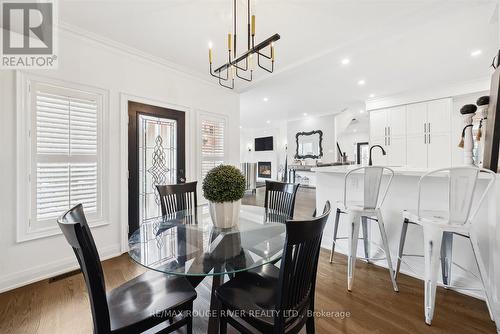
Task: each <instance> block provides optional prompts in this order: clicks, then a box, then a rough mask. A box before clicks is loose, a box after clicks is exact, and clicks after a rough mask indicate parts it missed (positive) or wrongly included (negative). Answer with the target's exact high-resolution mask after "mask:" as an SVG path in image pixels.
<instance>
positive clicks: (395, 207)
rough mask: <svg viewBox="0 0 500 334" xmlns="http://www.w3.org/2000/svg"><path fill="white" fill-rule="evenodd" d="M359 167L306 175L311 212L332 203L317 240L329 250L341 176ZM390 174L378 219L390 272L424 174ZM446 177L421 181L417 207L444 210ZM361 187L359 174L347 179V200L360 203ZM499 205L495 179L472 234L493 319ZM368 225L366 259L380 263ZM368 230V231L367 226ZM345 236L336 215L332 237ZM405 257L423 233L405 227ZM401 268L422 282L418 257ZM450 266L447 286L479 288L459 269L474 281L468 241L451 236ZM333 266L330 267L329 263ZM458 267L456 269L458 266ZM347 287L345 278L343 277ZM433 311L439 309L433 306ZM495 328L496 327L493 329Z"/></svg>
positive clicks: (419, 247) (341, 248)
mask: <svg viewBox="0 0 500 334" xmlns="http://www.w3.org/2000/svg"><path fill="white" fill-rule="evenodd" d="M357 167H359V166H330V167H317V168H313V169H312V171H314V172H315V173H316V208H317V210H322V208H323V206H324V203H325V202H326V201H327V200H329V201H330V202H331V203H332V206H333V208H332V214H331V215H330V218H329V221H328V223H327V226H326V228H325V232H324V235H323V241H322V246H323V247H324V248H327V249H329V250H330V249H331V246H332V238H333V222H334V219H335V214H334V212H335V210H336V208H337V201H340V200H342V199H343V192H344V177H345V174H346V173H347V172H348V171H350V170H352V169H354V168H357ZM392 169H393V170H394V174H395V175H394V178H393V180H392V184H391V187H390V189H389V191H388V193H387V197H386V199H385V201H384V204H383V205H382V208H381V210H382V214H383V216H384V222H385V228H386V232H387V236H388V240H389V247H390V250H391V256H392V259H393V262H394V263H393V265H394V268H395V267H396V260H397V253H398V247H399V240H400V235H401V228H402V222H403V218H402V211H403V210H405V209H408V210H415V211H416V207H417V196H418V188H417V186H418V181H419V179H420V177H421V176H422V175H424V174H425V173H427V172H428V170H425V169H414V168H406V167H392ZM497 175H498V174H497ZM388 180H389V176H388V175H384V177H383V179H382V186H381V189H384V186H385V185H386V184H387V182H388ZM447 180H448V179H447V178H446V177H442V176H436V177H433V178H432V181H431V182H426V183H425V186H423V192H422V208H425V209H432V210H446V209H447V205H448V202H447V197H446V196H447ZM362 185H363V182H362V174H361V173H359V174H357V173H354V175H353V176H352V177H350V178H349V181H348V184H347V194H348V200H355V201H361V200H362V199H363V189H362V188H363V187H362ZM485 186H486V180H485V179H482V178H481V177H480V180H479V182H478V190H482V189H484V187H485ZM499 205H500V180H499V178H498V177H497V182H496V183H495V185H494V187H493V188H492V189H491V190H490V192H489V195H488V197H487V198H486V200H485V201H484V202H483V205H482V206H481V208H480V211H479V213H478V215H477V217H476V219H475V221H474V223H473V233H475V234H476V236H477V238H478V240H479V248H480V252H481V256H482V259H483V262H484V265H485V268H487V271H488V273H489V275H488V277H487V282H486V284H487V285H488V286H489V288H490V291H491V292H492V296H493V298H494V303H495V305H492V309H493V310H495V313H496V315H497V316H496V318H497V319H499V318H500V317H499V316H500V307H499V306H500V305H499V302H498V301H499V291H498V290H499V289H500V260H499V259H500V258H499V256H498V255H499V242H500V237H499V236H500V228H498V224H497V221H498V220H499V218H500V217H499V213H498V211H497V209H496V207H498V206H499ZM368 225H369V228H368V229H369V236H370V240H372V242H373V244H372V245H371V246H370V248H371V249H370V257H372V258H383V256H384V254H383V252H382V250H381V248H380V247H377V246H376V245H375V244H379V245H380V244H381V240H380V235H379V233H378V228H377V227H376V225H374V224H368ZM370 225H371V226H370ZM347 235H348V223H347V220H346V215H341V218H340V224H339V230H338V237H342V236H347ZM346 250H347V240H345V239H344V240H338V241H337V245H336V248H335V251H336V252H340V253H344V254H345V253H346ZM404 253H405V254H421V255H422V254H423V232H422V229H421V228H420V227H418V226H416V225H411V224H410V225H409V228H408V232H407V237H406V243H405V249H404ZM358 256H359V257H363V256H364V251H363V243H361V242H360V243H359V244H358ZM403 260H404V261H403V263H402V265H401V273H404V274H408V275H411V276H414V277H418V278H422V277H423V275H424V262H423V258H422V257H405V258H404V259H403ZM373 262H374V264H376V265H380V266H384V267H386V266H387V264H386V260H385V259H380V260H375V261H373ZM453 262H454V263H456V264H457V265H458V266H453V268H452V273H451V278H452V281H451V284H452V285H457V286H466V287H468V288H471V287H477V288H479V287H480V286H481V284H480V281H479V280H478V278H477V277H475V276H474V275H471V274H470V273H467V272H466V271H464V270H462V269H461V268H460V267H463V268H465V269H468V270H471V271H472V272H473V273H474V274H475V275H476V276H477V272H478V270H477V268H476V265H475V261H474V257H473V253H472V249H471V247H470V244H469V241H468V240H467V239H465V238H463V237H460V236H455V237H454V244H453ZM333 265H334V264H333ZM459 266H460V267H459ZM346 288H347V278H346ZM387 289H391V282H390V280H389V279H387ZM462 292H464V293H467V294H470V295H473V296H476V297H479V298H483V299H484V294H483V293H482V291H470V290H467V291H465V290H463V291H462ZM437 309H439V306H437ZM497 328H500V324H497Z"/></svg>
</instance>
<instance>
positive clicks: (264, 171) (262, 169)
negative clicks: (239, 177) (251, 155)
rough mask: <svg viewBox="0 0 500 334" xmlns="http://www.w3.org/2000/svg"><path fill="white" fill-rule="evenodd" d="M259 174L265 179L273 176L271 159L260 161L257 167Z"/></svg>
mask: <svg viewBox="0 0 500 334" xmlns="http://www.w3.org/2000/svg"><path fill="white" fill-rule="evenodd" d="M257 170H258V172H257V174H258V176H259V177H261V178H265V179H270V178H271V161H259V163H258V168H257Z"/></svg>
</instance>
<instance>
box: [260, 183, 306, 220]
mask: <svg viewBox="0 0 500 334" xmlns="http://www.w3.org/2000/svg"><path fill="white" fill-rule="evenodd" d="M299 186H300V184H298V183H285V182H276V181H266V196H265V199H264V207H265V208H266V217H265V219H266V221H268V220H272V221H282V222H283V223H284V222H285V221H286V219H293V212H294V210H295V198H296V196H297V190H298V189H299ZM283 214H285V215H283ZM286 216H288V218H286Z"/></svg>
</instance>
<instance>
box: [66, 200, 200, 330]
mask: <svg viewBox="0 0 500 334" xmlns="http://www.w3.org/2000/svg"><path fill="white" fill-rule="evenodd" d="M57 222H58V224H59V227H60V228H61V230H62V232H63V234H64V236H65V237H66V240H67V241H68V243H69V244H70V245H71V247H73V251H74V252H75V255H76V258H77V260H78V263H79V264H80V268H81V270H82V272H83V277H84V278H85V283H86V285H87V290H88V292H89V299H90V306H91V308H92V318H93V321H94V333H96V334H108V333H113V334H115V333H116V334H118V333H119V334H128V333H130V334H132V333H141V332H143V331H145V330H148V329H151V328H153V327H155V326H156V325H158V324H160V323H162V322H165V321H166V320H168V321H169V322H170V325H169V326H168V327H167V328H165V329H164V330H162V331H161V332H162V333H171V332H173V331H175V330H177V329H179V328H180V327H182V326H184V325H187V332H188V333H192V327H193V326H192V311H193V300H194V299H196V291H195V290H194V289H193V287H192V286H191V284H189V282H188V281H187V280H186V279H184V278H182V277H175V276H174V277H172V276H167V275H165V274H163V273H159V272H156V271H148V272H146V273H144V274H142V275H140V276H138V277H136V278H134V279H132V280H130V281H128V282H126V283H125V284H123V285H121V286H119V287H117V288H115V289H113V290H112V291H110V292H109V293H106V287H105V282H104V274H103V271H102V267H101V261H100V259H99V254H98V253H97V249H96V246H95V243H94V238H93V237H92V234H91V232H90V229H89V226H88V225H87V220H86V218H85V214H84V212H83V206H82V205H81V204H79V205H77V206H75V207H74V208H72V209H71V210H69V211H68V212H66V213H65V214H64V215H63V216H62V217H61V218H59V219H58V221H57ZM182 313H185V314H183V315H182V317H177V318H176V319H178V320H176V321H175V322H173V318H174V316H176V315H181V314H182ZM76 316H77V315H76Z"/></svg>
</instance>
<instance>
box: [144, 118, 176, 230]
mask: <svg viewBox="0 0 500 334" xmlns="http://www.w3.org/2000/svg"><path fill="white" fill-rule="evenodd" d="M138 129H139V148H138V149H139V152H138V153H139V221H140V222H143V221H144V220H147V219H150V218H154V217H158V216H161V208H160V197H159V194H158V191H157V190H156V186H157V185H159V184H175V183H176V180H177V141H176V138H177V121H176V120H172V119H168V118H160V117H153V116H147V115H139V120H138Z"/></svg>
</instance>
